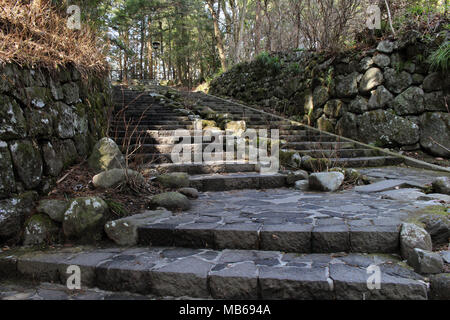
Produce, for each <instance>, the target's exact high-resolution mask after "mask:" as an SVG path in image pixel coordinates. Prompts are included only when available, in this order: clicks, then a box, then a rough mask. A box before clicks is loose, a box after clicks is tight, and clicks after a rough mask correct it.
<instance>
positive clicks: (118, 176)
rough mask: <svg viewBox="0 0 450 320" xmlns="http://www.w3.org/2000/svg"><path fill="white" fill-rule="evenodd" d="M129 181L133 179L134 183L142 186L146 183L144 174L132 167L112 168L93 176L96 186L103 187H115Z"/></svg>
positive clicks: (93, 182)
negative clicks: (131, 168) (126, 168)
mask: <svg viewBox="0 0 450 320" xmlns="http://www.w3.org/2000/svg"><path fill="white" fill-rule="evenodd" d="M127 181H130V182H131V181H132V182H133V184H135V185H140V186H141V185H144V184H145V179H144V176H143V175H142V174H140V173H139V172H137V171H133V170H130V169H128V170H125V169H111V170H107V171H103V172H101V173H99V174H97V175H96V176H94V177H93V178H92V184H93V185H94V187H96V188H103V189H109V188H113V187H116V186H118V185H119V184H121V183H124V182H127Z"/></svg>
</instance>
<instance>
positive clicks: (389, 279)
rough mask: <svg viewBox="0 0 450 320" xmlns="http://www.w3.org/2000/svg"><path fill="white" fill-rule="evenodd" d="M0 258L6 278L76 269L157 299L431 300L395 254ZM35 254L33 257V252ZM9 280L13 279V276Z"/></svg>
mask: <svg viewBox="0 0 450 320" xmlns="http://www.w3.org/2000/svg"><path fill="white" fill-rule="evenodd" d="M24 251H25V252H23V251H21V250H17V251H15V252H8V254H7V256H6V255H5V254H2V255H0V265H1V266H2V268H1V269H0V275H2V274H4V273H5V272H2V271H6V272H8V275H15V279H17V278H19V279H30V280H33V281H37V282H53V283H61V284H63V285H65V284H66V282H67V279H68V277H69V276H70V274H68V273H67V270H68V267H69V266H74V265H75V266H78V267H80V269H81V274H82V277H81V284H82V286H83V287H87V288H99V289H101V290H109V291H120V292H124V291H126V292H132V293H139V294H151V295H154V296H157V297H191V298H200V299H201V298H203V299H210V298H213V299H238V300H241V299H252V300H254V299H265V300H270V299H292V300H313V299H314V300H315V299H321V300H324V299H327V300H335V299H338V300H344V299H345V300H347V299H352V300H378V299H380V300H386V299H389V300H392V299H399V300H405V299H413V300H419V299H420V300H425V299H427V298H428V297H427V285H426V283H425V282H424V281H423V280H424V278H423V277H422V276H420V275H418V274H416V273H414V272H413V271H411V270H409V269H408V268H405V267H403V266H402V265H400V263H399V261H398V260H397V259H396V258H395V257H394V256H389V255H383V256H378V255H364V254H349V255H345V254H340V255H332V254H327V255H315V254H305V255H299V254H295V255H293V254H289V253H283V252H276V251H272V252H260V251H236V250H224V251H214V250H205V249H203V250H193V249H183V248H173V247H169V248H167V247H154V248H142V247H131V248H126V249H125V248H108V247H106V248H93V247H83V248H79V247H75V248H64V249H50V250H48V251H41V252H34V253H29V250H24ZM27 252H28V253H27ZM371 265H378V266H379V270H380V271H381V277H380V278H381V288H380V289H379V290H369V289H368V286H367V279H368V272H367V267H368V266H371ZM8 279H14V278H12V277H11V276H9V277H8Z"/></svg>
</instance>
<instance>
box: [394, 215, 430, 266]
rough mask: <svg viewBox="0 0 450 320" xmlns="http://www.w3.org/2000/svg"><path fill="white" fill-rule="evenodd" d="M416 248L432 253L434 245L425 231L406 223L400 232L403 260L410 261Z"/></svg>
mask: <svg viewBox="0 0 450 320" xmlns="http://www.w3.org/2000/svg"><path fill="white" fill-rule="evenodd" d="M415 248H419V249H422V250H427V251H431V250H432V249H433V244H432V242H431V237H430V235H429V234H428V232H426V231H425V229H423V228H421V227H419V226H417V225H415V224H413V223H404V224H403V225H402V229H401V231H400V250H401V255H402V257H403V259H405V260H408V259H409V257H410V256H411V255H412V254H413V251H414V249H415Z"/></svg>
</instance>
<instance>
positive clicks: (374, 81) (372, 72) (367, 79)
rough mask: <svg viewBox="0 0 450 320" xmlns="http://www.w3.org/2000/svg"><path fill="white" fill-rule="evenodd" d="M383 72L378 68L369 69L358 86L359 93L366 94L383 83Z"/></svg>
mask: <svg viewBox="0 0 450 320" xmlns="http://www.w3.org/2000/svg"><path fill="white" fill-rule="evenodd" d="M383 80H384V77H383V72H382V71H381V70H380V69H378V68H370V69H369V70H367V71H366V73H365V74H364V76H363V77H362V79H361V82H360V84H359V91H360V92H361V93H368V92H369V91H371V90H372V89H374V88H376V87H378V86H379V85H380V84H382V83H383Z"/></svg>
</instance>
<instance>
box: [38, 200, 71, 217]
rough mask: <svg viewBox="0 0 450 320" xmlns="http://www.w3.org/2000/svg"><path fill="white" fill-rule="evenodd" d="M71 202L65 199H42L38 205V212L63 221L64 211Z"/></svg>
mask: <svg viewBox="0 0 450 320" xmlns="http://www.w3.org/2000/svg"><path fill="white" fill-rule="evenodd" d="M68 206H69V203H68V202H67V201H64V200H52V199H50V200H41V201H39V206H38V207H37V212H39V213H45V214H46V215H48V216H49V217H50V218H51V219H52V220H53V221H56V222H63V220H64V212H66V210H67V207H68Z"/></svg>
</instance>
